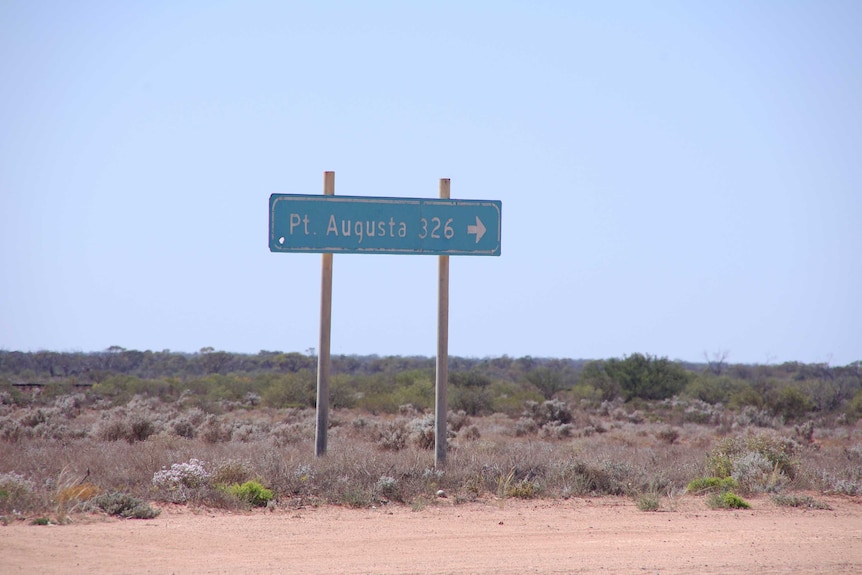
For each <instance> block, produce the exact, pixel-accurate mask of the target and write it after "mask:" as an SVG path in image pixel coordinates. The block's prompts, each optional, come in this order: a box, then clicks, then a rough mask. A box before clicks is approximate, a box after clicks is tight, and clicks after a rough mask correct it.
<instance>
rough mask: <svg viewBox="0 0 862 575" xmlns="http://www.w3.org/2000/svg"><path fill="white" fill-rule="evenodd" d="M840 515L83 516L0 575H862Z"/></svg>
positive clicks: (317, 511) (562, 510) (848, 510)
mask: <svg viewBox="0 0 862 575" xmlns="http://www.w3.org/2000/svg"><path fill="white" fill-rule="evenodd" d="M818 499H819V500H821V501H825V502H827V503H828V504H829V505H830V506H831V507H832V510H830V511H815V510H803V509H789V508H780V507H776V506H774V505H773V504H772V503H771V502H770V501H769V499H768V498H760V499H754V500H752V501H751V502H752V504H753V507H754V508H753V509H752V510H746V511H719V510H711V509H708V508H707V507H706V505H705V504H704V501H703V499H702V498H695V497H685V498H683V499H681V500H679V501H677V502H676V503H675V504H674V509H673V510H671V511H662V512H657V513H645V512H642V511H638V510H637V508H636V507H635V505H634V503H633V502H632V501H631V500H628V499H618V498H601V499H572V500H567V501H520V500H505V501H486V502H482V503H470V504H466V505H453V504H452V502H451V501H450V500H440V502H439V504H435V505H431V506H427V507H425V508H424V509H421V510H418V511H413V510H411V509H410V508H409V507H404V506H385V507H381V508H376V509H360V510H357V509H344V508H339V507H322V508H306V509H299V510H296V509H292V510H276V511H274V512H268V511H264V510H261V511H256V512H253V513H246V514H229V513H225V512H212V511H205V510H200V509H198V510H194V509H188V508H184V507H167V508H164V510H163V512H162V514H161V515H160V516H159V517H157V518H156V519H153V520H117V519H110V518H104V517H97V516H77V517H75V518H74V522H73V523H72V524H70V525H63V526H35V525H29V524H27V523H25V522H18V523H15V524H12V525H9V526H6V527H0V573H2V574H4V575H5V574H14V573H46V574H52V573H56V574H61V573H177V574H187V573H207V574H211V573H230V574H235V573H303V574H307V573H333V574H335V573H338V574H407V573H428V574H431V573H434V574H445V573H459V574H466V573H482V574H491V573H493V574H506V573H511V574H524V573H545V574H551V573H603V574H608V573H645V574H653V573H659V574H669V573H722V574H726V573H746V574H747V573H828V574H838V573H854V574H858V573H862V500H860V499H859V498H823V497H819V498H818Z"/></svg>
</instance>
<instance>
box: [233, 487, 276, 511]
mask: <svg viewBox="0 0 862 575" xmlns="http://www.w3.org/2000/svg"><path fill="white" fill-rule="evenodd" d="M224 490H225V491H226V492H227V493H230V494H231V495H233V496H234V497H236V498H237V499H239V500H240V501H245V502H246V503H249V504H251V505H252V506H254V507H266V504H267V503H269V502H270V501H271V500H272V498H273V493H272V491H271V490H270V489H267V488H266V487H264V486H263V485H261V484H260V482H258V481H246V482H245V483H243V484H242V485H240V484H238V483H234V484H233V485H227V486H225V487H224Z"/></svg>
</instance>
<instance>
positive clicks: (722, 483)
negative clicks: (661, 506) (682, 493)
mask: <svg viewBox="0 0 862 575" xmlns="http://www.w3.org/2000/svg"><path fill="white" fill-rule="evenodd" d="M738 486H739V484H738V483H737V482H736V480H735V479H734V478H733V477H700V478H698V479H693V480H692V481H691V482H689V484H688V485H687V486H686V488H685V489H686V491H688V492H689V493H710V492H725V491H731V490H733V489H736V488H737V487H738Z"/></svg>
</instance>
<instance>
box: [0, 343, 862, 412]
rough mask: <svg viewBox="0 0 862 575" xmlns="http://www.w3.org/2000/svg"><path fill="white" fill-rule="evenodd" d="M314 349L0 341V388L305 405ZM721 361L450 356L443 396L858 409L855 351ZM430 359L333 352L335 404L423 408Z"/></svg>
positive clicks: (463, 403) (479, 408)
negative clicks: (840, 359)
mask: <svg viewBox="0 0 862 575" xmlns="http://www.w3.org/2000/svg"><path fill="white" fill-rule="evenodd" d="M310 351H312V350H310ZM312 353H313V351H312V352H311V353H304V354H303V353H297V352H281V351H261V352H259V353H257V354H241V353H231V352H225V351H217V350H215V349H213V348H203V349H201V350H200V351H199V352H198V353H191V354H190V353H177V352H172V351H170V350H164V351H155V352H154V351H149V350H147V351H137V350H128V349H124V348H122V347H118V346H113V347H111V348H108V349H107V350H105V351H103V352H97V353H82V352H73V353H61V352H50V351H39V352H19V351H3V350H0V391H2V390H6V393H7V395H9V396H10V397H12V396H15V395H14V394H16V393H17V394H20V393H21V392H20V387H21V386H22V385H29V386H42V387H44V390H43V391H44V393H46V394H48V395H50V394H51V393H62V392H64V391H67V390H68V388H71V387H74V386H78V387H79V388H80V387H82V386H86V387H88V388H89V390H90V391H88V393H92V394H97V395H100V396H103V397H105V398H108V399H112V400H114V401H117V402H120V401H127V400H128V399H129V398H131V397H132V396H134V395H138V394H140V395H145V396H155V397H159V398H162V399H164V400H173V399H177V398H179V397H180V396H181V395H183V394H185V396H187V397H191V398H192V399H193V401H196V402H198V403H199V404H200V405H201V406H202V407H205V408H207V409H209V410H213V409H215V408H216V407H215V406H216V405H217V404H223V403H224V402H239V403H242V402H246V403H251V404H255V405H257V404H261V405H264V406H271V407H309V406H313V405H314V401H315V371H316V368H317V358H316V357H315V356H314V355H312ZM720 360H721V361H707V362H706V363H702V364H698V363H683V362H676V361H671V360H669V359H667V358H664V357H655V356H650V355H645V354H640V353H634V354H631V355H629V356H626V357H623V358H611V359H604V360H582V359H578V360H575V359H555V358H534V357H530V356H525V357H520V358H513V357H509V356H505V355H504V356H502V357H494V358H464V357H450V358H449V385H450V392H449V402H450V406H451V407H452V408H453V409H456V410H463V411H465V412H466V413H468V414H471V415H483V414H488V413H492V412H504V413H510V414H513V415H515V414H517V413H519V412H520V410H522V409H523V406H524V404H525V402H527V401H542V400H549V399H561V400H564V401H568V402H570V403H579V402H587V403H589V404H599V403H601V402H603V401H620V400H621V401H624V402H626V403H634V402H638V401H662V400H667V399H669V398H672V397H674V396H684V397H688V398H690V399H697V400H700V401H703V402H706V403H710V404H719V403H720V404H723V405H725V406H727V407H730V408H731V409H745V408H749V409H758V410H765V411H768V412H770V413H771V414H773V415H776V416H780V417H783V418H784V419H785V420H787V421H793V420H796V419H800V418H803V417H808V416H814V415H827V414H833V415H835V416H841V415H842V414H843V416H844V417H849V418H850V419H849V420H850V421H853V420H855V419H856V418H859V417H862V362H859V361H857V362H854V363H851V364H849V365H846V366H843V367H837V366H829V365H827V364H804V363H798V362H788V363H783V364H778V365H748V364H727V363H725V362H724V357H721V358H720ZM434 364H435V362H434V358H428V357H421V356H376V355H368V356H356V355H336V356H333V357H332V373H333V374H334V375H333V381H332V384H331V386H330V387H331V393H332V398H331V401H332V404H333V406H334V407H335V408H339V407H343V408H357V409H365V410H368V411H371V412H396V411H397V410H398V409H399V407H400V406H402V405H406V404H410V405H413V406H414V407H415V408H417V409H426V410H427V409H431V408H433V404H434Z"/></svg>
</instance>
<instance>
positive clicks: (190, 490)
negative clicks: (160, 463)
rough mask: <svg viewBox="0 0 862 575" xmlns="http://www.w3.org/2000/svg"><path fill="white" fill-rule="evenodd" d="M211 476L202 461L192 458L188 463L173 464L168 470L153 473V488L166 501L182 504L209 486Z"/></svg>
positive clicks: (163, 469)
mask: <svg viewBox="0 0 862 575" xmlns="http://www.w3.org/2000/svg"><path fill="white" fill-rule="evenodd" d="M211 476H212V474H211V473H210V472H209V471H207V469H206V466H205V464H204V462H203V461H201V460H199V459H194V458H192V459H189V462H188V463H174V464H173V465H171V467H170V469H166V468H162V470H161V471H157V472H156V473H154V474H153V487H155V488H156V491H158V492H159V493H160V494H162V495H163V496H164V497H165V499H167V500H168V501H171V502H173V503H184V502H186V501H188V500H189V499H190V498H191V497H192V495H193V494H194V492H195V490H197V489H200V488H202V487H206V486H207V485H209V480H210V477H211Z"/></svg>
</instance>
